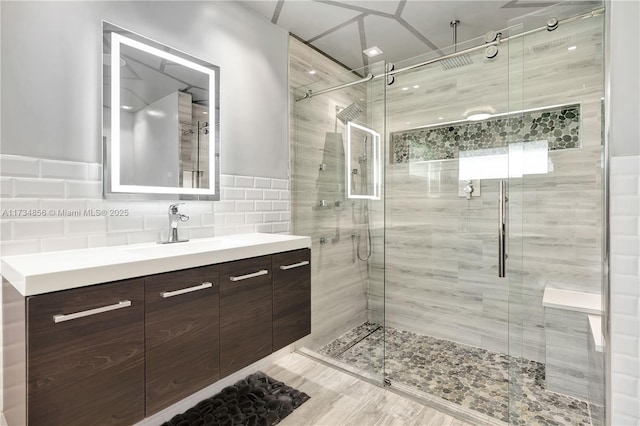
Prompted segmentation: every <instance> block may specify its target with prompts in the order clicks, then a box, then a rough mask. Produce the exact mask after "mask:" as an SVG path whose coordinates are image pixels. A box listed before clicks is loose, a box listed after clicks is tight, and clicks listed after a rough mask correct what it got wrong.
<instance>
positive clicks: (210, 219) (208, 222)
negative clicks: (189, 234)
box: [201, 213, 222, 226]
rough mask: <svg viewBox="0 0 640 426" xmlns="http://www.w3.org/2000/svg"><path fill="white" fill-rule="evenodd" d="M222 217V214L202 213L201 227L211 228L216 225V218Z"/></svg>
mask: <svg viewBox="0 0 640 426" xmlns="http://www.w3.org/2000/svg"><path fill="white" fill-rule="evenodd" d="M218 215H222V213H204V214H203V215H202V218H201V220H202V226H213V225H215V224H216V216H218Z"/></svg>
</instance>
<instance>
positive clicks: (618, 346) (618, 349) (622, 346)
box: [611, 335, 638, 357]
mask: <svg viewBox="0 0 640 426" xmlns="http://www.w3.org/2000/svg"><path fill="white" fill-rule="evenodd" d="M611 349H612V350H613V351H614V352H615V353H617V354H622V355H628V356H632V357H637V356H638V338H637V337H630V336H622V335H619V336H616V338H615V340H613V341H612V342H611Z"/></svg>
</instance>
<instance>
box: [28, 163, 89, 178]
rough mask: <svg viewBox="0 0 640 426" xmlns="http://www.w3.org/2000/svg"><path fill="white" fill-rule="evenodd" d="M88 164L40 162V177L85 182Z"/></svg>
mask: <svg viewBox="0 0 640 426" xmlns="http://www.w3.org/2000/svg"><path fill="white" fill-rule="evenodd" d="M88 174H89V164H88V163H79V162H74V161H58V160H40V177H43V178H54V179H74V180H83V181H86V180H87V178H88Z"/></svg>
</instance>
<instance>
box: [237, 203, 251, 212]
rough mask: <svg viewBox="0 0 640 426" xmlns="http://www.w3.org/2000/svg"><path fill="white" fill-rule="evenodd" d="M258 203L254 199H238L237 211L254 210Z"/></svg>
mask: <svg viewBox="0 0 640 426" xmlns="http://www.w3.org/2000/svg"><path fill="white" fill-rule="evenodd" d="M255 210H256V205H255V202H254V201H236V212H238V213H241V212H254V211H255Z"/></svg>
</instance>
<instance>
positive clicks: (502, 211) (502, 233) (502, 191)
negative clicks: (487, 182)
mask: <svg viewBox="0 0 640 426" xmlns="http://www.w3.org/2000/svg"><path fill="white" fill-rule="evenodd" d="M507 201H508V199H507V197H506V182H505V181H503V180H501V181H500V183H499V187H498V277H500V278H504V277H505V276H506V270H507V268H506V265H507V262H506V259H507V253H506V244H507V232H506V211H507V206H506V203H507Z"/></svg>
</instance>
